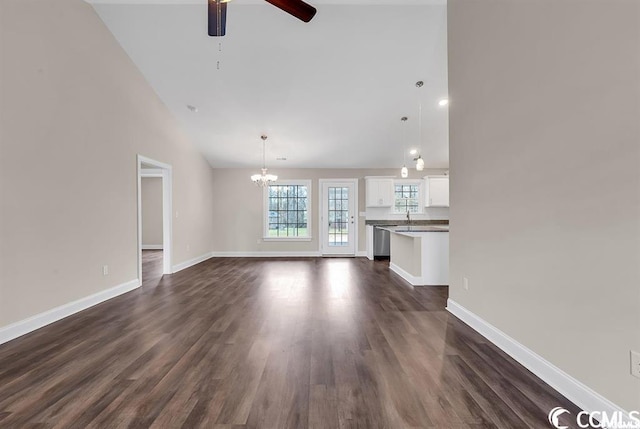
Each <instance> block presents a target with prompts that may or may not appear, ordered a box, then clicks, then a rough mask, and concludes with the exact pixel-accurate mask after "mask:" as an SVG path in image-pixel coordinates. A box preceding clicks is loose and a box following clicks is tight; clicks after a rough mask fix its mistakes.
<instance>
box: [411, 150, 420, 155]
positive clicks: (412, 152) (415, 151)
mask: <svg viewBox="0 0 640 429" xmlns="http://www.w3.org/2000/svg"><path fill="white" fill-rule="evenodd" d="M416 153H418V149H411V150H410V151H409V154H410V155H415V154H416Z"/></svg>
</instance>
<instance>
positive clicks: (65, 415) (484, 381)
mask: <svg viewBox="0 0 640 429" xmlns="http://www.w3.org/2000/svg"><path fill="white" fill-rule="evenodd" d="M158 253H159V252H153V251H149V252H144V254H145V268H144V269H145V283H144V285H143V286H142V287H141V288H140V289H137V290H135V291H133V292H130V293H128V294H126V295H123V296H120V297H117V298H114V299H112V300H110V301H108V302H105V303H103V304H101V305H98V306H96V307H93V308H91V309H88V310H86V311H83V312H81V313H78V314H76V315H74V316H71V317H69V318H67V319H64V320H62V321H59V322H57V323H55V324H53V325H50V326H48V327H45V328H43V329H40V330H38V331H36V332H33V333H31V334H29V335H26V336H24V337H21V338H19V339H17V340H14V341H12V342H10V343H7V344H5V345H3V346H0V428H93V427H95V428H126V427H130V428H147V427H155V428H181V427H182V428H198V427H202V428H220V429H222V428H245V427H246V428H274V429H275V428H278V429H279V428H307V427H308V428H390V429H398V428H465V429H471V428H496V427H497V428H509V429H511V428H518V429H519V428H549V427H550V425H549V422H548V421H547V414H548V412H549V410H550V409H552V408H553V407H557V406H562V407H564V408H566V409H568V410H570V411H571V412H572V413H573V414H574V415H575V413H577V412H578V411H579V410H578V409H577V408H576V407H575V406H574V405H573V404H571V403H570V402H569V401H567V400H566V399H565V398H563V397H562V396H560V395H559V394H558V393H556V392H555V391H554V390H552V389H551V388H550V387H548V386H547V385H546V384H545V383H543V382H542V381H541V380H539V379H538V378H536V377H535V376H534V375H532V374H531V373H530V372H528V371H527V370H525V369H524V368H523V367H521V366H520V365H519V364H517V363H516V362H514V361H513V360H512V359H510V358H509V357H508V356H506V355H505V354H504V353H502V352H501V351H500V350H498V349H497V348H496V347H494V346H493V345H491V344H489V343H487V341H486V340H485V339H484V338H483V337H481V336H480V335H478V334H477V333H475V332H474V331H473V330H472V329H471V328H469V327H468V326H466V325H465V324H464V323H462V322H460V321H459V320H457V319H456V318H455V317H453V316H452V315H450V314H449V313H447V311H446V310H445V302H446V298H447V288H443V287H435V288H412V287H411V286H409V285H407V284H406V283H405V282H404V281H403V280H402V279H400V278H399V277H397V276H396V275H394V274H392V273H390V272H389V269H388V262H384V261H369V260H366V259H363V258H358V259H333V258H331V259H321V258H318V259H291V260H286V259H211V260H209V261H206V262H204V263H202V264H199V265H197V266H195V267H192V268H189V269H187V270H184V271H182V272H180V273H177V274H174V275H172V276H164V277H161V275H160V273H161V265H162V260H161V258H159V257H158ZM566 416H568V415H567V414H564V415H563V417H566ZM562 423H563V424H565V425H568V426H569V427H575V422H573V423H572V422H571V419H570V418H566V419H565V420H563V421H562Z"/></svg>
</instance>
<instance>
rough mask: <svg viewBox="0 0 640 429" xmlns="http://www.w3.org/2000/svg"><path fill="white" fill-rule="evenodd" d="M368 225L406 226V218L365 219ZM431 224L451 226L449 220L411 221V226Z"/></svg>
mask: <svg viewBox="0 0 640 429" xmlns="http://www.w3.org/2000/svg"><path fill="white" fill-rule="evenodd" d="M365 224H366V225H388V226H406V225H407V221H406V220H399V219H398V220H373V219H367V220H366V221H365ZM431 225H441V226H442V225H444V226H449V221H448V220H446V219H445V220H425V219H416V220H412V221H411V226H431Z"/></svg>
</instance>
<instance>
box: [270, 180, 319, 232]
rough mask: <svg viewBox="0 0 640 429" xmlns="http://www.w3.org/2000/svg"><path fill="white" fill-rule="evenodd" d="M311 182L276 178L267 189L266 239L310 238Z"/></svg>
mask: <svg viewBox="0 0 640 429" xmlns="http://www.w3.org/2000/svg"><path fill="white" fill-rule="evenodd" d="M310 194H311V182H310V181H308V180H302V181H288V182H284V181H281V182H276V183H275V184H273V185H269V186H268V187H267V188H266V191H265V199H266V201H265V206H266V210H265V212H266V220H265V234H264V238H265V239H266V240H299V239H310V238H311V222H310V219H309V214H310V213H311V195H310Z"/></svg>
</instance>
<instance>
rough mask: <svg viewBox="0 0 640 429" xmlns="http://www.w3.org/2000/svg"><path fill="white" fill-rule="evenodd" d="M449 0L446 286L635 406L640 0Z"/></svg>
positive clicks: (639, 393)
mask: <svg viewBox="0 0 640 429" xmlns="http://www.w3.org/2000/svg"><path fill="white" fill-rule="evenodd" d="M448 4H449V8H448V20H449V23H448V31H449V85H450V99H451V105H450V156H451V210H450V216H451V233H450V237H451V290H450V293H451V298H452V299H453V300H455V301H456V302H458V303H459V304H461V305H463V306H464V307H466V308H467V309H469V310H470V311H472V312H474V313H476V314H477V315H479V316H480V317H482V318H484V319H485V320H486V321H488V322H489V323H491V324H493V325H494V326H496V327H497V328H499V329H501V330H502V331H504V332H505V333H506V334H508V335H509V336H511V337H512V338H514V339H516V340H517V341H519V342H521V343H522V344H524V345H525V346H526V347H528V348H530V349H531V350H533V351H534V352H536V353H538V354H539V355H541V356H542V357H544V358H545V359H547V360H548V361H550V362H551V363H552V364H554V365H556V366H558V367H559V368H561V369H562V370H564V371H566V372H567V373H569V374H570V375H571V376H573V377H575V378H577V379H578V380H580V381H581V382H583V383H584V384H586V385H587V386H589V387H591V388H592V389H594V390H595V391H596V392H598V393H600V394H601V395H603V396H605V397H606V398H608V399H610V400H611V401H613V402H614V403H616V404H618V405H619V406H622V407H624V408H625V409H627V410H636V409H640V380H639V379H637V378H633V377H632V376H631V375H630V370H629V367H630V365H629V350H630V349H635V350H639V351H640V310H639V306H640V2H637V1H629V0H606V1H605V0H580V1H570V0H535V1H534V0H522V1H513V0H492V1H482V2H480V1H477V0H449V3H448ZM463 276H466V277H468V278H469V286H470V288H469V291H465V290H464V289H463V288H462V287H461V285H462V279H463Z"/></svg>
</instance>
